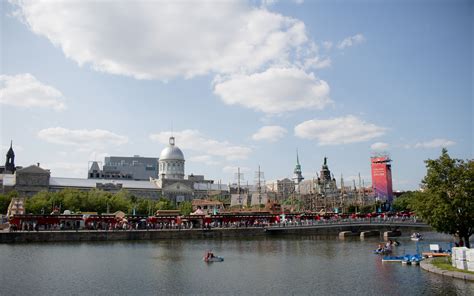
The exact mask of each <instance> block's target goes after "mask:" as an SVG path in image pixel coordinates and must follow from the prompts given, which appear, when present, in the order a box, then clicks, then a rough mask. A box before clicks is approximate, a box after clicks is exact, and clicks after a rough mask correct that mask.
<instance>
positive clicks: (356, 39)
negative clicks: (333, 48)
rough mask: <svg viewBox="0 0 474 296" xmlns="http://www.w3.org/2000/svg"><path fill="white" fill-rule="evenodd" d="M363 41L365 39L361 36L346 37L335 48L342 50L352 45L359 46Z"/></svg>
mask: <svg viewBox="0 0 474 296" xmlns="http://www.w3.org/2000/svg"><path fill="white" fill-rule="evenodd" d="M364 41H365V37H364V35H362V34H356V35H354V36H351V37H347V38H345V39H344V40H342V41H341V42H340V43H339V44H338V45H337V48H339V49H344V48H347V47H351V46H353V45H357V44H360V43H362V42H364Z"/></svg>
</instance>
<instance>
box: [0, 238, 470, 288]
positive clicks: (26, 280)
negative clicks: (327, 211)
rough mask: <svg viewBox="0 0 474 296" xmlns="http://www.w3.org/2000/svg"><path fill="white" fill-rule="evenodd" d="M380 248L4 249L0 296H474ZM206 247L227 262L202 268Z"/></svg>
mask: <svg viewBox="0 0 474 296" xmlns="http://www.w3.org/2000/svg"><path fill="white" fill-rule="evenodd" d="M425 237H427V241H443V240H444V241H449V238H448V237H445V236H442V235H439V234H436V233H427V234H425ZM398 240H399V241H400V242H401V245H400V246H399V247H396V249H395V255H397V254H400V255H401V254H402V253H405V252H410V253H413V252H414V251H415V249H416V243H415V242H412V241H410V239H409V238H408V237H401V238H398ZM379 242H380V239H379V238H370V239H365V240H360V239H359V238H356V239H345V240H340V239H338V238H337V237H316V236H307V235H306V236H288V235H286V236H267V237H260V238H249V239H241V238H239V239H206V240H185V239H179V240H162V241H145V242H144V241H138V242H90V243H37V244H8V245H7V244H3V245H0V295H133V294H136V295H183V294H184V295H196V294H197V295H474V283H472V282H465V281H463V280H458V279H451V278H445V277H442V276H440V275H437V274H432V273H429V272H426V271H424V270H422V269H420V267H418V266H403V265H402V264H401V263H382V262H381V257H380V256H378V255H374V254H373V253H372V251H373V249H375V247H376V245H377V244H378V243H379ZM207 249H212V250H213V251H214V253H215V254H216V255H219V256H223V257H224V258H225V261H224V262H219V263H217V262H216V263H205V262H203V261H202V256H203V254H204V251H205V250H207Z"/></svg>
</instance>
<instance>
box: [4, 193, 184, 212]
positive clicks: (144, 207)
mask: <svg viewBox="0 0 474 296" xmlns="http://www.w3.org/2000/svg"><path fill="white" fill-rule="evenodd" d="M16 196H18V193H16V192H15V191H12V192H9V193H8V194H0V212H1V213H6V212H7V209H8V205H9V204H10V201H11V199H12V197H16ZM55 209H58V210H59V211H60V212H61V213H62V212H64V210H70V211H71V212H74V213H78V212H97V213H100V214H101V213H114V212H116V211H122V212H125V213H127V214H133V213H135V214H136V215H154V213H155V212H156V211H157V210H180V212H181V214H183V215H189V213H191V211H192V204H191V202H190V201H185V202H181V203H180V204H179V205H178V206H176V205H175V204H174V203H172V202H171V201H170V200H168V199H166V198H164V197H162V198H160V199H159V200H152V199H149V198H139V197H136V196H135V195H133V194H130V192H128V191H127V190H121V191H119V192H116V193H112V192H108V191H103V190H98V189H93V190H90V191H80V190H77V189H63V190H61V191H58V192H47V191H41V192H39V193H37V194H35V195H34V196H33V197H31V198H28V199H27V200H26V203H25V211H26V213H28V214H50V213H51V212H53V211H54V210H55Z"/></svg>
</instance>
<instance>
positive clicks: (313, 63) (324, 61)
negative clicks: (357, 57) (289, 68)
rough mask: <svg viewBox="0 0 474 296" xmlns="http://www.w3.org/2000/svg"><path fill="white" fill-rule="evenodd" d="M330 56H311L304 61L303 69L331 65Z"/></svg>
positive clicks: (321, 67)
mask: <svg viewBox="0 0 474 296" xmlns="http://www.w3.org/2000/svg"><path fill="white" fill-rule="evenodd" d="M331 63H332V62H331V58H329V57H328V58H320V57H312V58H309V59H306V60H305V62H304V68H305V69H311V68H312V69H323V68H328V67H331Z"/></svg>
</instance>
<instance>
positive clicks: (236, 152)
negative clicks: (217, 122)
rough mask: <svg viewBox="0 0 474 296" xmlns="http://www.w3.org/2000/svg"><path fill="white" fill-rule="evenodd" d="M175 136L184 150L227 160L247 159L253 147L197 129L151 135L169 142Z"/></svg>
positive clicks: (151, 137)
mask: <svg viewBox="0 0 474 296" xmlns="http://www.w3.org/2000/svg"><path fill="white" fill-rule="evenodd" d="M171 136H174V137H175V139H176V145H177V146H178V147H180V148H182V149H184V150H190V151H196V152H200V153H204V154H205V155H211V156H217V157H223V158H225V159H226V160H233V159H245V158H247V157H248V155H249V154H250V153H251V152H252V149H250V148H248V147H244V146H239V145H233V144H231V143H229V142H227V141H218V140H214V139H210V138H208V137H206V136H205V135H203V134H202V133H201V132H199V131H197V130H189V129H188V130H183V131H180V132H173V133H171V132H161V133H157V134H152V135H150V139H151V140H153V141H157V142H160V143H162V144H168V141H169V138H170V137H171Z"/></svg>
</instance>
